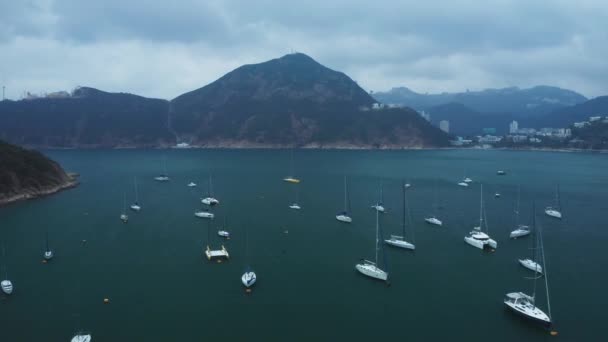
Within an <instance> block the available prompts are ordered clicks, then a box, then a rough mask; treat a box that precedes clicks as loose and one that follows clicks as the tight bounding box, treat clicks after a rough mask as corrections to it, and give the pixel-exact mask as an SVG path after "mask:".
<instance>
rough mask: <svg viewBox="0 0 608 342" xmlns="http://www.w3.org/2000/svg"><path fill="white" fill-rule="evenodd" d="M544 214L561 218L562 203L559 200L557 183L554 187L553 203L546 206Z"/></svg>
mask: <svg viewBox="0 0 608 342" xmlns="http://www.w3.org/2000/svg"><path fill="white" fill-rule="evenodd" d="M545 214H547V216H551V217H554V218H556V219H561V218H562V205H561V202H560V200H559V184H558V185H557V187H556V189H555V205H554V206H549V207H546V208H545Z"/></svg>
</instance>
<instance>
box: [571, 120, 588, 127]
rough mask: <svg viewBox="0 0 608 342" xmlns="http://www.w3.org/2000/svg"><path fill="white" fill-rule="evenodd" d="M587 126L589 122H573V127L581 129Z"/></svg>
mask: <svg viewBox="0 0 608 342" xmlns="http://www.w3.org/2000/svg"><path fill="white" fill-rule="evenodd" d="M588 124H589V121H582V122H575V123H574V127H576V128H583V127H585V126H587V125H588Z"/></svg>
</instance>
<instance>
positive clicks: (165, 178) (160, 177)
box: [154, 156, 170, 182]
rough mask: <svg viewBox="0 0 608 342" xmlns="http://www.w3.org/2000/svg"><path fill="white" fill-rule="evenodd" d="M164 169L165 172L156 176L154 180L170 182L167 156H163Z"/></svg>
mask: <svg viewBox="0 0 608 342" xmlns="http://www.w3.org/2000/svg"><path fill="white" fill-rule="evenodd" d="M163 171H164V172H163V173H161V174H160V175H158V176H156V177H154V180H156V181H159V182H168V181H169V180H170V178H169V176H168V175H167V156H165V157H164V158H163Z"/></svg>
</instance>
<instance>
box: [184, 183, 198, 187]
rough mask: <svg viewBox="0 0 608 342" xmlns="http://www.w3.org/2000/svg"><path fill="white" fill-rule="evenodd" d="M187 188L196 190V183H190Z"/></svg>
mask: <svg viewBox="0 0 608 342" xmlns="http://www.w3.org/2000/svg"><path fill="white" fill-rule="evenodd" d="M186 186H187V187H189V188H194V187H196V183H194V182H190V183H188V185H186Z"/></svg>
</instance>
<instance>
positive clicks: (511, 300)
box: [504, 207, 553, 334]
mask: <svg viewBox="0 0 608 342" xmlns="http://www.w3.org/2000/svg"><path fill="white" fill-rule="evenodd" d="M535 211H536V210H535V209H534V207H533V209H532V212H533V214H532V215H533V216H532V227H533V229H534V230H535V233H536V234H537V235H538V239H539V249H538V252H537V253H534V254H535V259H537V260H538V259H540V260H539V261H542V264H543V265H542V266H543V268H544V270H545V277H544V278H545V290H546V299H547V313H545V312H544V311H543V310H541V309H540V308H539V307H538V306H537V304H536V282H537V280H538V279H539V278H541V275H540V274H539V272H538V270H537V269H534V277H533V278H532V279H533V280H534V286H533V290H532V295H531V296H530V295H527V294H525V293H523V292H511V293H507V294H506V296H505V299H504V304H505V305H506V306H507V308H508V309H510V310H511V311H513V312H514V313H516V314H518V315H520V316H523V317H525V318H527V319H530V320H532V321H534V322H537V323H540V324H541V325H543V326H545V327H551V325H552V323H553V322H552V318H551V300H550V298H549V280H548V276H547V267H546V266H547V265H546V264H545V252H544V244H543V238H542V232H541V230H540V229H537V227H536V213H535ZM552 334H553V332H552Z"/></svg>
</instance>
